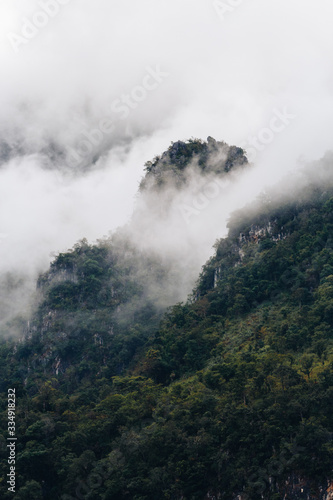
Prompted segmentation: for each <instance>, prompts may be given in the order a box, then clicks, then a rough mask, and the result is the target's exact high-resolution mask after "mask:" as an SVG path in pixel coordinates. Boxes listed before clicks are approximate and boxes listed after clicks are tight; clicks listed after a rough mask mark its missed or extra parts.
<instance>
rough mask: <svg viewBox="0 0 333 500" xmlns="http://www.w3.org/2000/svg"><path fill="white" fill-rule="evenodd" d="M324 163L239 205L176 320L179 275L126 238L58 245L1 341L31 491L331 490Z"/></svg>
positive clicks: (332, 322) (270, 497)
mask: <svg viewBox="0 0 333 500" xmlns="http://www.w3.org/2000/svg"><path fill="white" fill-rule="evenodd" d="M324 170H325V169H324ZM325 172H326V173H325ZM320 174H321V172H320V170H319V168H318V169H317V170H316V175H317V178H318V179H319V180H318V181H317V183H314V182H311V183H309V182H308V179H307V180H306V181H305V186H307V187H306V189H305V188H304V186H303V189H302V190H300V189H299V188H297V189H296V188H295V190H294V191H291V192H289V194H285V195H284V196H283V197H282V199H281V197H280V196H279V197H278V196H275V195H274V194H273V195H271V196H270V195H266V197H263V198H262V199H261V200H259V201H258V203H257V204H256V205H254V206H252V207H246V208H245V209H244V210H242V211H240V212H237V213H235V214H234V215H233V216H232V218H231V220H230V224H229V226H230V228H229V236H228V237H227V238H225V239H222V240H219V241H218V242H217V243H216V245H215V254H214V256H213V257H212V258H211V259H210V260H209V261H208V262H207V264H206V265H205V266H204V268H203V271H202V273H201V275H200V278H199V280H198V283H197V285H196V287H195V290H194V292H193V296H192V297H191V299H190V300H188V302H186V303H185V304H184V303H179V304H177V305H175V306H174V307H172V308H171V309H170V310H169V311H168V313H167V314H166V315H164V316H163V318H162V321H160V314H161V310H162V308H161V307H159V305H158V302H156V301H154V300H153V298H154V297H155V298H156V296H159V297H161V295H159V294H162V292H163V288H164V283H165V282H166V281H167V280H168V277H169V275H168V269H165V267H164V265H163V263H161V262H160V261H158V260H156V259H155V260H154V259H153V257H152V256H151V255H146V254H142V252H141V251H140V250H138V249H137V248H135V247H134V248H133V247H132V246H131V245H129V243H128V242H126V240H125V241H124V239H122V237H121V238H120V240H117V238H116V239H113V240H110V241H103V242H100V243H99V245H96V246H91V245H88V244H87V242H85V241H83V242H81V243H80V244H78V245H77V246H76V247H75V248H74V249H73V251H72V252H69V253H68V254H61V255H59V256H58V257H57V259H56V260H55V262H54V263H53V264H52V266H51V269H50V272H49V273H47V274H46V275H44V276H41V278H40V280H39V287H40V290H41V291H43V301H42V302H41V305H40V308H39V312H38V315H37V317H36V318H35V320H34V321H33V322H32V323H31V324H30V329H29V337H30V338H28V339H27V340H26V341H25V342H21V343H20V344H17V345H15V347H13V345H12V344H10V343H9V342H7V343H4V344H3V345H2V351H1V365H0V366H1V370H2V372H1V379H2V389H3V391H6V389H7V387H11V386H13V385H14V386H15V387H16V388H17V396H18V401H19V405H18V415H17V435H18V436H19V437H20V439H19V441H18V445H17V451H18V456H17V458H18V460H17V468H18V484H19V486H20V489H19V493H18V494H17V495H16V496H15V498H17V499H25V498H27V499H28V498H36V499H38V498H47V499H50V500H53V499H58V498H60V499H62V500H69V499H73V498H79V499H81V498H86V499H93V500H97V499H98V500H102V499H105V500H106V499H136V500H139V499H140V500H143V499H152V500H153V499H154V500H155V499H157V498H158V499H159V498H161V499H162V498H165V499H175V500H180V499H183V500H184V499H188V500H190V499H191V500H192V499H197V500H204V499H213V498H216V499H218V498H221V499H227V500H229V499H230V500H236V499H237V500H245V499H247V500H250V499H251V500H252V499H253V500H257V499H258V498H263V499H265V500H266V499H267V500H279V499H281V500H282V499H284V498H288V499H289V498H290V499H293V498H294V499H302V498H304V499H310V498H312V499H318V500H331V499H332V497H333V495H332V490H333V485H332V468H333V461H332V457H333V443H332V436H333V403H332V401H333V388H332V383H333V337H332V327H333V215H332V214H333V188H332V183H330V182H328V181H329V179H330V178H331V172H330V170H328V171H323V172H322V178H321V177H320ZM177 178H178V177H177ZM142 263H144V264H142ZM142 270H145V272H142ZM147 270H149V274H153V275H155V276H156V279H153V280H152V281H150V282H149V283H155V284H156V283H160V288H159V289H156V288H155V285H154V287H153V288H152V289H147V288H146V286H145V283H146V282H147V274H146V271H147ZM150 301H151V302H150ZM162 303H163V301H162ZM122 309H123V313H122ZM2 409H3V413H2V415H1V428H3V429H5V428H6V413H5V411H4V410H5V401H4V400H3V401H2ZM5 438H6V434H5V432H4V433H3V435H2V441H1V442H2V443H4V442H5ZM4 450H5V447H3V451H4ZM6 471H7V463H6V462H3V464H2V468H1V476H2V477H3V478H4V477H5V474H6ZM3 481H4V480H3ZM5 489H6V488H5V486H2V490H1V492H2V495H3V498H12V496H10V494H9V493H7V492H6V491H5Z"/></svg>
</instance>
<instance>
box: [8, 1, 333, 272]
mask: <svg viewBox="0 0 333 500" xmlns="http://www.w3.org/2000/svg"><path fill="white" fill-rule="evenodd" d="M332 15H333V3H332V1H331V0H319V1H318V2H312V1H310V0H244V1H241V0H226V1H220V2H214V1H210V0H154V1H153V0H141V1H140V2H138V1H137V0H136V1H135V0H126V1H124V0H121V1H120V0H111V1H109V0H95V1H94V2H92V1H91V0H90V1H89V0H49V1H47V0H45V1H43V0H3V1H2V2H1V4H0V27H1V33H2V38H1V48H0V57H1V72H2V78H1V81H0V103H1V112H2V113H1V119H0V142H1V143H2V153H1V154H2V157H3V164H2V166H1V167H0V270H1V269H2V270H3V269H8V268H15V267H16V268H22V269H28V268H29V269H30V268H31V269H35V268H36V267H38V268H44V267H45V266H47V264H48V262H49V260H50V253H51V252H52V251H54V252H57V251H59V250H66V249H67V248H69V247H71V246H72V245H73V244H74V243H75V242H76V241H77V240H78V239H79V238H82V237H87V238H88V239H90V240H91V241H93V240H94V239H96V238H98V237H101V236H103V235H104V234H107V232H108V231H109V230H110V229H113V228H115V227H117V226H119V225H121V224H123V223H124V222H125V221H126V220H127V219H128V218H129V216H130V214H131V211H132V206H133V200H134V196H135V193H136V191H137V187H138V183H139V181H140V178H141V177H142V175H143V165H144V162H145V161H147V160H150V159H152V158H153V157H154V156H155V155H156V154H159V153H161V152H163V151H164V150H165V149H166V148H167V147H168V146H169V145H170V142H171V141H176V140H178V139H181V140H186V139H188V138H190V137H198V138H202V139H206V138H207V136H209V135H210V136H213V137H215V138H216V139H218V140H224V141H226V142H228V143H229V144H235V145H239V146H242V147H245V149H248V150H249V157H250V159H251V160H252V161H253V162H254V164H255V167H254V169H253V173H252V174H251V175H250V177H249V178H248V179H247V183H246V186H244V183H243V186H242V189H241V190H240V191H239V194H238V195H237V193H236V192H235V195H234V200H233V202H230V209H232V208H234V207H235V206H237V204H239V205H242V203H243V201H244V200H245V198H246V192H247V193H248V197H249V198H250V197H252V196H255V194H256V193H257V192H259V191H260V189H262V188H263V187H264V186H265V184H267V183H271V182H274V181H275V180H277V179H278V178H279V177H280V176H281V175H282V174H283V173H284V172H286V171H288V170H289V169H292V168H295V167H297V166H298V165H299V164H300V162H302V161H304V160H306V159H308V160H312V159H317V158H320V157H322V156H323V155H324V153H325V152H326V151H327V150H330V149H332V129H333V105H332V102H333V100H332V91H333V69H332V53H333V51H332V49H333V37H332V27H331V25H332ZM250 143H251V144H250ZM8 148H9V149H8ZM10 148H11V153H10V157H8V158H7V160H6V156H5V153H6V151H7V152H8V151H10ZM54 152H55V154H54ZM92 160H94V161H95V162H96V161H97V163H96V164H95V166H94V167H93V168H92V169H91V167H90V165H91V163H92ZM237 196H238V198H237ZM221 236H222V234H221ZM214 238H215V234H214V235H213V236H212V244H213V243H214Z"/></svg>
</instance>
